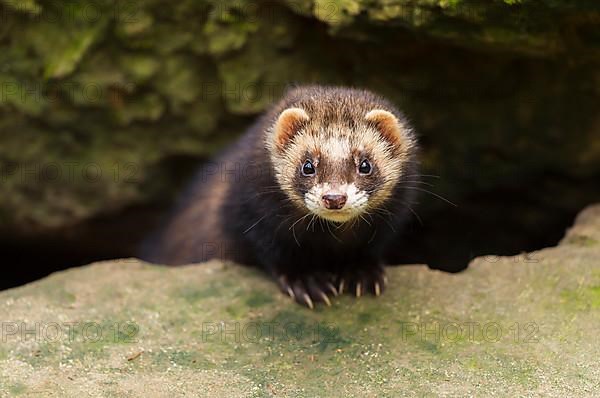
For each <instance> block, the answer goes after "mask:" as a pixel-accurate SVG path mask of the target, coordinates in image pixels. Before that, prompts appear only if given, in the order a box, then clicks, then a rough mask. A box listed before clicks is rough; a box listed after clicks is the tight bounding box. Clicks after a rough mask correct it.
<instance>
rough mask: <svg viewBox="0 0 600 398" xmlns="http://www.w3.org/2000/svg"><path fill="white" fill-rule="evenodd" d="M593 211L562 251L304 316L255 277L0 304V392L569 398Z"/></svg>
mask: <svg viewBox="0 0 600 398" xmlns="http://www.w3.org/2000/svg"><path fill="white" fill-rule="evenodd" d="M582 235H586V236H590V237H594V238H596V237H598V236H600V205H597V206H594V207H590V208H589V209H587V210H586V211H585V212H583V213H582V214H581V216H580V217H579V219H578V223H577V225H576V226H575V227H574V228H572V229H571V230H570V231H569V233H568V235H567V238H566V239H565V240H564V241H563V243H562V244H561V245H560V246H558V247H555V248H549V249H544V250H541V251H537V252H534V253H529V254H527V255H521V256H516V257H499V258H494V259H493V260H491V259H490V258H479V259H476V260H475V261H474V262H473V263H472V264H471V267H470V268H469V269H468V271H465V272H463V273H461V274H457V275H452V274H445V273H441V272H438V271H431V270H428V269H427V268H426V267H424V266H407V267H398V268H390V269H389V275H390V286H389V289H388V290H387V291H386V293H385V294H384V295H383V296H382V297H380V298H377V299H375V298H373V297H362V298H360V299H354V298H351V297H340V298H336V299H335V301H334V302H333V306H332V307H330V308H328V307H318V308H317V309H316V310H314V311H310V310H308V309H306V308H304V307H301V306H299V305H297V304H295V303H293V302H292V301H291V300H290V299H289V298H287V297H285V296H283V295H282V294H281V293H280V292H279V291H278V289H277V288H276V286H275V284H273V283H272V282H271V281H269V280H268V279H267V278H265V277H264V276H263V275H261V274H260V273H258V272H257V271H255V270H252V269H249V268H244V267H240V266H236V265H232V264H223V263H220V262H216V261H214V262H210V263H206V264H202V265H195V266H187V267H180V268H165V267H159V266H150V265H147V264H143V263H141V262H139V261H137V260H133V259H128V260H117V261H112V262H105V263H98V264H93V265H90V266H87V267H83V268H78V269H74V270H70V271H66V272H61V273H57V274H54V275H52V276H50V277H48V278H46V279H45V280H42V281H39V282H35V283H32V284H30V285H27V286H24V287H20V288H17V289H13V290H8V291H5V292H2V293H0V303H1V304H2V305H0V318H1V319H2V321H3V323H2V341H3V343H2V345H1V346H0V390H1V391H9V392H10V393H11V394H13V395H17V394H23V395H27V394H32V395H34V394H39V393H40V392H43V393H44V394H48V395H52V394H61V395H68V396H71V395H77V394H78V393H81V392H85V393H87V394H91V395H94V396H99V395H102V396H111V395H112V396H139V395H140V394H142V393H143V394H145V395H153V394H155V395H164V394H167V393H168V394H170V395H172V394H192V395H193V394H196V393H197V392H198V391H202V392H203V395H211V396H212V395H215V394H218V395H220V394H224V393H225V392H226V393H227V396H340V395H342V396H354V395H360V396H398V395H402V396H423V395H436V396H437V395H449V396H464V395H486V396H488V395H511V396H512V395H517V396H524V395H569V396H589V395H590V394H593V393H594V392H595V391H597V390H598V388H599V387H600V385H599V384H598V381H599V380H600V369H599V368H598V366H597V362H598V357H599V355H600V346H599V345H598V344H597V335H598V328H599V327H600V312H599V311H598V308H600V307H599V305H600V304H599V298H600V290H599V286H600V264H598V261H597V260H598V258H599V256H600V246H599V245H598V244H589V245H588V244H586V245H579V244H571V243H569V240H568V237H569V236H582Z"/></svg>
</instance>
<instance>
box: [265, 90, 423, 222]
mask: <svg viewBox="0 0 600 398" xmlns="http://www.w3.org/2000/svg"><path fill="white" fill-rule="evenodd" d="M267 148H268V150H269V153H270V156H271V161H272V163H273V166H274V169H275V175H276V179H277V181H278V183H279V184H280V186H281V188H282V190H283V191H284V192H285V193H286V194H287V195H288V197H289V198H290V199H291V200H292V201H293V202H294V203H295V204H296V205H297V206H299V207H300V208H301V209H303V210H308V211H309V212H311V213H313V214H316V215H317V216H319V217H321V218H323V219H326V220H329V221H334V222H346V221H349V220H352V219H354V218H355V217H358V216H359V215H361V214H363V213H365V212H369V211H370V210H374V209H377V208H378V207H380V206H381V205H382V204H384V203H385V202H386V201H387V200H389V199H390V197H391V196H392V194H393V192H394V188H395V187H396V186H397V184H398V183H399V182H400V181H401V179H402V178H403V177H404V175H405V173H406V170H407V169H408V167H407V166H408V163H409V162H411V161H412V160H413V159H412V157H413V156H412V155H413V153H414V149H415V141H414V138H413V135H412V133H411V131H410V128H409V127H408V125H407V123H406V122H405V121H404V119H403V118H402V116H401V115H400V114H399V113H398V112H397V111H396V110H395V109H393V107H392V106H391V105H390V104H389V103H388V102H387V101H385V100H383V99H381V98H379V97H377V96H375V95H374V94H372V93H370V92H367V91H359V90H351V89H336V88H322V87H317V88H308V89H297V90H294V91H292V92H291V93H290V94H288V96H287V97H286V99H284V101H283V102H282V104H280V106H279V107H278V108H277V110H276V112H275V114H274V115H273V123H272V127H271V129H270V130H269V132H268V134H267Z"/></svg>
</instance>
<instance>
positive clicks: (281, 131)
mask: <svg viewBox="0 0 600 398" xmlns="http://www.w3.org/2000/svg"><path fill="white" fill-rule="evenodd" d="M309 120H310V117H309V116H308V114H307V113H306V111H304V109H301V108H288V109H286V110H285V111H283V112H281V115H279V117H278V118H277V122H275V129H274V137H273V141H274V143H275V146H276V147H277V148H278V149H279V150H283V148H284V147H285V146H286V144H287V143H288V142H289V141H290V140H291V139H292V138H293V137H294V135H295V134H296V133H297V132H298V130H300V128H302V126H303V125H304V124H305V123H306V122H308V121H309Z"/></svg>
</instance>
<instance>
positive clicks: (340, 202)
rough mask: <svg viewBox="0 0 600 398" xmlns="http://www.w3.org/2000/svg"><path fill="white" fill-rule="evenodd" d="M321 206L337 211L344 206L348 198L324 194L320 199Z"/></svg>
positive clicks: (341, 195) (340, 195)
mask: <svg viewBox="0 0 600 398" xmlns="http://www.w3.org/2000/svg"><path fill="white" fill-rule="evenodd" d="M322 199H323V204H324V205H325V207H326V208H327V209H329V210H339V209H341V208H342V207H344V205H345V204H346V199H348V197H347V196H346V195H343V194H338V193H336V194H325V195H323V197H322Z"/></svg>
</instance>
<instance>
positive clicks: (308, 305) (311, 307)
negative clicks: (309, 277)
mask: <svg viewBox="0 0 600 398" xmlns="http://www.w3.org/2000/svg"><path fill="white" fill-rule="evenodd" d="M302 297H303V298H304V303H305V304H306V305H307V307H308V308H310V309H311V310H313V309H315V305H314V304H313V302H312V300H311V299H310V296H309V295H308V293H304V294H303V295H302Z"/></svg>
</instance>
